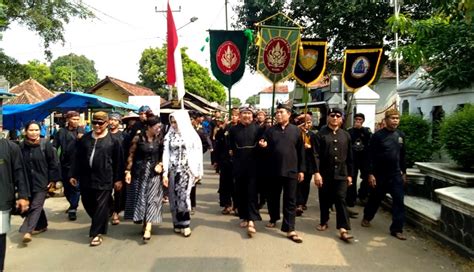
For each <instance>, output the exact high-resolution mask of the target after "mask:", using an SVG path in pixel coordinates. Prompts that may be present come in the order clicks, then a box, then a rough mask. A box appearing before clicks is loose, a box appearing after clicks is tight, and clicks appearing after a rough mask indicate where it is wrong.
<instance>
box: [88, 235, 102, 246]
mask: <svg viewBox="0 0 474 272" xmlns="http://www.w3.org/2000/svg"><path fill="white" fill-rule="evenodd" d="M101 244H102V237H101V236H96V237H94V238H93V239H92V240H91V242H90V246H100V245H101Z"/></svg>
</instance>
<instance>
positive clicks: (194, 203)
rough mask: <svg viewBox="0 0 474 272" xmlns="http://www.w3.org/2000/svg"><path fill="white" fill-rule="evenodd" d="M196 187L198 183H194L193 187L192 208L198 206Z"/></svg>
mask: <svg viewBox="0 0 474 272" xmlns="http://www.w3.org/2000/svg"><path fill="white" fill-rule="evenodd" d="M196 187H197V184H194V186H193V188H191V195H190V198H191V208H196Z"/></svg>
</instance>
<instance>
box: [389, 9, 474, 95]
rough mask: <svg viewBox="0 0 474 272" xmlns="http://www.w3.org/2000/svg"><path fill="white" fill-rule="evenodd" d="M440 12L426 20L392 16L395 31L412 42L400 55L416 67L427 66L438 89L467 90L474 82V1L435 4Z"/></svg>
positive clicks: (390, 23)
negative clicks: (473, 20) (473, 18)
mask: <svg viewBox="0 0 474 272" xmlns="http://www.w3.org/2000/svg"><path fill="white" fill-rule="evenodd" d="M435 2H436V5H437V6H436V7H437V12H436V13H435V14H434V15H432V16H431V17H430V18H427V19H415V18H412V17H410V16H409V15H407V14H400V16H398V17H395V16H394V17H392V18H390V20H389V25H390V27H391V28H392V29H393V31H398V32H400V34H401V35H402V36H405V37H408V38H409V40H411V41H412V42H410V43H407V44H405V45H403V46H401V47H400V48H399V51H398V52H397V54H400V55H401V56H402V57H403V58H404V59H405V60H406V61H407V62H408V63H410V64H411V65H414V66H420V65H424V66H427V67H428V69H427V71H428V76H429V79H430V83H431V84H432V85H433V86H434V88H435V89H438V90H439V91H443V90H445V89H447V88H449V87H450V88H459V89H462V88H466V87H470V86H471V84H472V83H473V82H474V66H473V65H472V64H473V63H474V25H473V24H472V13H473V12H474V1H472V0H471V1H462V0H450V1H435Z"/></svg>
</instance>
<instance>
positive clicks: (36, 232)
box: [31, 228, 48, 235]
mask: <svg viewBox="0 0 474 272" xmlns="http://www.w3.org/2000/svg"><path fill="white" fill-rule="evenodd" d="M47 230H48V228H42V229H39V230H34V231H32V232H31V234H33V235H36V234H40V233H42V232H45V231H47Z"/></svg>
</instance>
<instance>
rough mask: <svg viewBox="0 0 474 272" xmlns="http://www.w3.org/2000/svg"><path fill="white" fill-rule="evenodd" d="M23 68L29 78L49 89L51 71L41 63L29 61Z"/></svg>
mask: <svg viewBox="0 0 474 272" xmlns="http://www.w3.org/2000/svg"><path fill="white" fill-rule="evenodd" d="M24 68H25V71H26V73H27V74H28V76H29V77H31V78H33V79H34V80H36V81H38V82H39V83H41V84H42V85H43V86H45V87H47V88H49V87H50V85H51V83H52V81H53V76H52V75H51V70H50V69H49V66H48V65H46V64H45V63H41V62H40V61H39V60H30V61H28V63H27V64H25V65H24Z"/></svg>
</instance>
